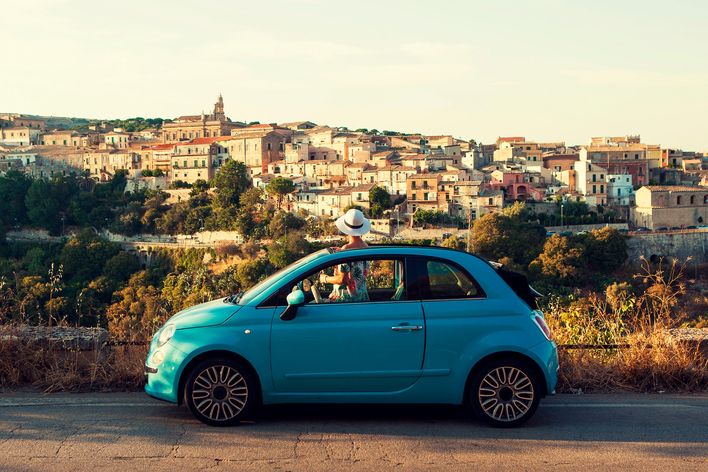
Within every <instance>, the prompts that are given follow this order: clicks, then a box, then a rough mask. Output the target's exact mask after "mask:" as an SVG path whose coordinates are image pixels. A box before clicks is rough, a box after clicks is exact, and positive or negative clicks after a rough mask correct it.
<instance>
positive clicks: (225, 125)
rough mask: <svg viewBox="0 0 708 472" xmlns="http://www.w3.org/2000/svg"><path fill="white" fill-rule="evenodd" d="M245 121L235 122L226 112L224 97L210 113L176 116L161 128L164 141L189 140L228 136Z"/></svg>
mask: <svg viewBox="0 0 708 472" xmlns="http://www.w3.org/2000/svg"><path fill="white" fill-rule="evenodd" d="M243 126H244V125H243V123H235V122H232V121H231V120H230V119H228V118H227V117H226V114H225V113H224V99H223V97H222V96H221V95H219V99H218V100H217V102H216V103H215V104H214V111H213V113H211V114H209V115H205V114H204V113H202V114H201V115H185V116H180V117H178V118H175V120H174V121H172V122H171V123H163V125H162V129H161V130H160V137H161V139H162V142H164V143H169V142H176V141H187V140H190V139H197V138H209V137H216V136H228V135H230V134H231V130H232V129H234V128H240V127H243Z"/></svg>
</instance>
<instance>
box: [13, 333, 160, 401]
mask: <svg viewBox="0 0 708 472" xmlns="http://www.w3.org/2000/svg"><path fill="white" fill-rule="evenodd" d="M146 354H147V346H121V347H115V348H110V349H109V348H104V349H102V350H100V351H75V350H74V351H66V350H62V349H61V348H60V347H59V346H54V345H50V344H49V345H38V344H27V343H23V342H20V341H4V342H2V343H0V387H3V388H11V387H17V386H23V385H32V386H34V387H37V388H39V389H41V390H43V391H44V392H47V393H49V392H80V391H108V390H110V391H133V390H139V389H140V388H142V386H143V363H144V361H145V356H146Z"/></svg>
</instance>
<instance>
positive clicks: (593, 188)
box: [592, 185, 597, 193]
mask: <svg viewBox="0 0 708 472" xmlns="http://www.w3.org/2000/svg"><path fill="white" fill-rule="evenodd" d="M592 193H597V186H596V185H593V186H592Z"/></svg>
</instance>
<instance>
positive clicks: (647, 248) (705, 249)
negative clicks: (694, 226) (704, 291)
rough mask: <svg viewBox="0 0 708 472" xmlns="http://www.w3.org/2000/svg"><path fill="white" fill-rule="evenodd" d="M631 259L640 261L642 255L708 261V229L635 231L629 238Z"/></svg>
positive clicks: (697, 262) (698, 261)
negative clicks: (654, 231)
mask: <svg viewBox="0 0 708 472" xmlns="http://www.w3.org/2000/svg"><path fill="white" fill-rule="evenodd" d="M627 253H628V255H629V261H631V262H636V263H638V262H639V261H640V256H644V257H646V258H647V259H651V258H652V256H654V259H656V258H658V257H672V258H676V259H679V260H685V259H686V258H688V257H691V258H692V261H691V263H692V264H702V263H706V262H708V230H704V231H673V232H666V233H635V234H633V235H632V236H631V237H629V238H627Z"/></svg>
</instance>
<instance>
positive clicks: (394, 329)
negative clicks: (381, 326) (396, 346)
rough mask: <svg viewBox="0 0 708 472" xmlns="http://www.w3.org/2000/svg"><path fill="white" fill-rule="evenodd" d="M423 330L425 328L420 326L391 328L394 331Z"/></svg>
mask: <svg viewBox="0 0 708 472" xmlns="http://www.w3.org/2000/svg"><path fill="white" fill-rule="evenodd" d="M421 329H423V327H422V326H420V325H413V326H410V325H401V326H391V330H393V331H420V330H421Z"/></svg>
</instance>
